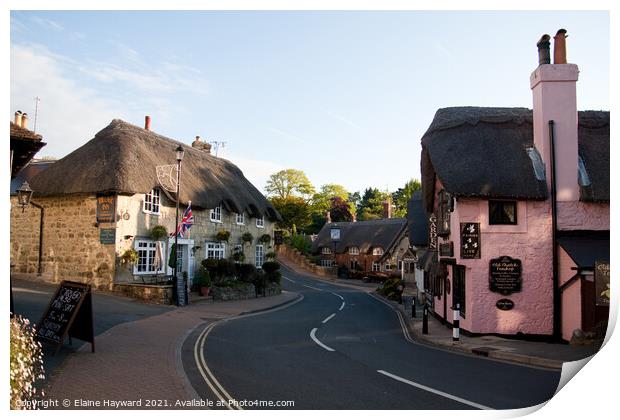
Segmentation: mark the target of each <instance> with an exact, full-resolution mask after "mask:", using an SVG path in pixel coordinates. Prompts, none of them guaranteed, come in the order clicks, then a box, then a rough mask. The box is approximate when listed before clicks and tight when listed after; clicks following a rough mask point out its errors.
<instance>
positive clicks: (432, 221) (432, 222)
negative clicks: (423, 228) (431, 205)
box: [428, 213, 437, 251]
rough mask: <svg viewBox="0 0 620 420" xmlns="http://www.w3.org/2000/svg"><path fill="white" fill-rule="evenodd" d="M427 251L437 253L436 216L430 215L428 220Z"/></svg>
mask: <svg viewBox="0 0 620 420" xmlns="http://www.w3.org/2000/svg"><path fill="white" fill-rule="evenodd" d="M428 249H429V251H437V216H435V213H431V215H430V217H429V218H428Z"/></svg>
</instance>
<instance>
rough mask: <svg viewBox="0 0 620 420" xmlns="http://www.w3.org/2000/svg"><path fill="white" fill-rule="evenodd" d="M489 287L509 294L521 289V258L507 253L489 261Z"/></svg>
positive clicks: (493, 290) (494, 290) (503, 293)
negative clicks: (509, 255)
mask: <svg viewBox="0 0 620 420" xmlns="http://www.w3.org/2000/svg"><path fill="white" fill-rule="evenodd" d="M489 289H490V290H491V291H492V292H497V293H501V294H502V295H509V294H511V293H514V292H520V291H521V260H519V259H516V258H510V257H508V256H506V255H504V256H502V257H499V258H494V259H492V260H491V261H489Z"/></svg>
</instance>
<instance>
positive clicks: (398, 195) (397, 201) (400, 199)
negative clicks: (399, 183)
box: [392, 178, 422, 217]
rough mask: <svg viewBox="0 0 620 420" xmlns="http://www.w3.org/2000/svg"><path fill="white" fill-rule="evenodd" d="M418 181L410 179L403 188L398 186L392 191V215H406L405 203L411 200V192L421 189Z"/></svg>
mask: <svg viewBox="0 0 620 420" xmlns="http://www.w3.org/2000/svg"><path fill="white" fill-rule="evenodd" d="M421 188H422V186H421V185H420V181H418V180H417V179H413V178H412V179H410V180H409V181H407V183H406V184H405V186H404V187H403V188H399V189H398V190H397V191H395V192H393V193H392V200H393V202H394V217H405V216H406V215H407V203H409V200H411V197H412V196H413V193H414V192H416V191H418V190H419V189H421Z"/></svg>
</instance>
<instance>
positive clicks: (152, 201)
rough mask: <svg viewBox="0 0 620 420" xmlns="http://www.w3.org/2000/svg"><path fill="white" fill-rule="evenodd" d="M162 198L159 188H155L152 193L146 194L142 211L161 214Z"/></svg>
mask: <svg viewBox="0 0 620 420" xmlns="http://www.w3.org/2000/svg"><path fill="white" fill-rule="evenodd" d="M160 200H161V196H160V190H159V188H153V189H152V190H151V191H150V192H148V193H146V194H144V201H143V202H142V211H144V212H145V213H150V214H159V207H160V204H161V201H160Z"/></svg>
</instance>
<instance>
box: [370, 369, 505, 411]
mask: <svg viewBox="0 0 620 420" xmlns="http://www.w3.org/2000/svg"><path fill="white" fill-rule="evenodd" d="M377 372H379V373H380V374H382V375H385V376H388V377H390V378H392V379H396V380H397V381H400V382H402V383H405V384H407V385H411V386H414V387H416V388H420V389H422V390H424V391H427V392H432V393H433V394H437V395H441V396H442V397H444V398H448V399H451V400H453V401H457V402H460V403H461V404H465V405H468V406H470V407H474V408H479V409H480V410H493V408H491V407H487V406H485V405H482V404H478V403H475V402H472V401H468V400H466V399H463V398H459V397H456V396H454V395H451V394H448V393H445V392H442V391H439V390H436V389H434V388H430V387H428V386H424V385H422V384H419V383H416V382H413V381H410V380H408V379H405V378H401V377H400V376H396V375H394V374H393V373H390V372H386V371H384V370H378V371H377Z"/></svg>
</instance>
